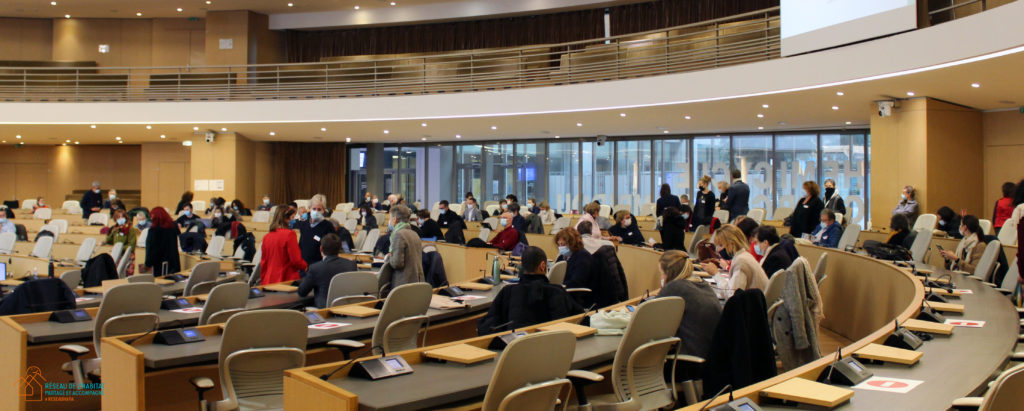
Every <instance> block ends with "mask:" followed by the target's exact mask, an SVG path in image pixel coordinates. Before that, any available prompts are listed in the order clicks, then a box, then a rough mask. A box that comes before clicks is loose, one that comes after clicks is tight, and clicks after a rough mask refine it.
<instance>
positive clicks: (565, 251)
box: [558, 245, 569, 256]
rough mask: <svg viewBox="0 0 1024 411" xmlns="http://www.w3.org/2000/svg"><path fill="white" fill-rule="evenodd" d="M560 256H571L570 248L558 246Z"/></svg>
mask: <svg viewBox="0 0 1024 411" xmlns="http://www.w3.org/2000/svg"><path fill="white" fill-rule="evenodd" d="M558 254H561V255H564V256H567V255H569V247H567V246H564V245H560V246H558Z"/></svg>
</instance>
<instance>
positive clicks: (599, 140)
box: [597, 135, 608, 146]
mask: <svg viewBox="0 0 1024 411" xmlns="http://www.w3.org/2000/svg"><path fill="white" fill-rule="evenodd" d="M605 141H608V136H604V135H599V136H597V145H598V146H603V145H604V142H605Z"/></svg>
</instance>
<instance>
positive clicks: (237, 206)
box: [231, 198, 252, 216]
mask: <svg viewBox="0 0 1024 411" xmlns="http://www.w3.org/2000/svg"><path fill="white" fill-rule="evenodd" d="M231 214H232V215H237V216H251V215H252V212H251V211H249V209H248V208H245V204H242V200H239V199H237V198H236V199H234V200H231Z"/></svg>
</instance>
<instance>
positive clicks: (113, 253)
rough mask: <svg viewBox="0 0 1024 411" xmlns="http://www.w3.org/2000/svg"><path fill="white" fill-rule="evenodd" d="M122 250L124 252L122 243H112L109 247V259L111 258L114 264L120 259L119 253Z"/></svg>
mask: <svg viewBox="0 0 1024 411" xmlns="http://www.w3.org/2000/svg"><path fill="white" fill-rule="evenodd" d="M123 250H124V243H114V245H112V246H110V252H109V254H110V258H113V259H114V262H115V263H116V262H117V261H119V260H120V259H121V251H123ZM86 261H88V260H86Z"/></svg>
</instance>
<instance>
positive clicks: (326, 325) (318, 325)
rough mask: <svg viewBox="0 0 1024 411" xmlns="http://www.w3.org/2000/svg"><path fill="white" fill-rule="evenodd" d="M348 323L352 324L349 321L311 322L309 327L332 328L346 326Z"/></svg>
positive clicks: (318, 328) (317, 328)
mask: <svg viewBox="0 0 1024 411" xmlns="http://www.w3.org/2000/svg"><path fill="white" fill-rule="evenodd" d="M346 325H350V324H349V323H320V324H310V325H309V328H312V329H315V330H330V329H332V328H338V327H344V326H346Z"/></svg>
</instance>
